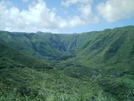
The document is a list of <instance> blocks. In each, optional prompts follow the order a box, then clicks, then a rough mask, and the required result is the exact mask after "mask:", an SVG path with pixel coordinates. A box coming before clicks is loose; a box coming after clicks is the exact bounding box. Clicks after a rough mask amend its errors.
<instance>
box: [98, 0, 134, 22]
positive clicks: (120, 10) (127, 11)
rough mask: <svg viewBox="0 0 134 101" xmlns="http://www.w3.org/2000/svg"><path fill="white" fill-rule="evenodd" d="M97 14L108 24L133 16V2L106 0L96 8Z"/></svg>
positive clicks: (128, 0)
mask: <svg viewBox="0 0 134 101" xmlns="http://www.w3.org/2000/svg"><path fill="white" fill-rule="evenodd" d="M97 10H98V13H99V14H100V15H102V17H103V18H104V19H105V20H106V21H108V22H115V21H118V20H121V19H128V18H130V17H133V16H134V0H108V1H107V2H106V3H100V4H99V5H98V6H97Z"/></svg>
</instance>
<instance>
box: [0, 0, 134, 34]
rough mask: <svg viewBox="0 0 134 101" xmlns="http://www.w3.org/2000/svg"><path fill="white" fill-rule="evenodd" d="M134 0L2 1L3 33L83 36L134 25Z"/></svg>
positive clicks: (0, 14) (0, 26)
mask: <svg viewBox="0 0 134 101" xmlns="http://www.w3.org/2000/svg"><path fill="white" fill-rule="evenodd" d="M133 6H134V0H0V30H5V31H10V32H37V31H42V32H52V33H83V32H90V31H101V30H104V29H107V28H110V29H112V28H115V27H123V26H128V25H134V7H133Z"/></svg>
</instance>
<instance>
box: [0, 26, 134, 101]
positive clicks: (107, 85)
mask: <svg viewBox="0 0 134 101" xmlns="http://www.w3.org/2000/svg"><path fill="white" fill-rule="evenodd" d="M0 73H1V77H0V85H1V88H0V89H1V92H0V95H1V96H2V97H1V98H0V101H3V100H5V99H6V98H7V97H8V100H10V99H11V101H12V100H13V99H15V101H17V98H18V99H20V100H22V101H23V100H24V101H26V99H27V100H28V101H37V100H38V101H133V100H134V88H133V87H134V26H126V27H121V28H114V29H105V30H103V31H93V32H85V33H81V34H53V33H45V32H37V33H20V32H7V31H0ZM7 92H8V93H7ZM12 93H13V94H14V95H12ZM8 94H9V95H8Z"/></svg>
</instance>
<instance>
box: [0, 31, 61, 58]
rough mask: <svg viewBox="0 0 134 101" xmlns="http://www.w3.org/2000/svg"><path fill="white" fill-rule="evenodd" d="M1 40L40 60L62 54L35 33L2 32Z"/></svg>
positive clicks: (0, 33)
mask: <svg viewBox="0 0 134 101" xmlns="http://www.w3.org/2000/svg"><path fill="white" fill-rule="evenodd" d="M0 39H1V41H2V42H4V43H7V44H8V45H10V46H12V47H13V48H15V49H17V50H19V51H21V52H23V53H25V54H27V55H29V56H32V57H35V58H38V59H44V58H46V57H55V56H58V55H59V54H60V52H59V51H57V50H56V49H55V48H53V47H52V46H51V45H49V44H48V43H47V42H46V40H44V39H42V38H41V37H40V36H38V35H36V34H34V33H19V32H13V33H11V32H7V31H0Z"/></svg>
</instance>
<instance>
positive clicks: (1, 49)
mask: <svg viewBox="0 0 134 101" xmlns="http://www.w3.org/2000/svg"><path fill="white" fill-rule="evenodd" d="M7 67H8V68H13V67H30V68H38V69H39V68H44V69H45V68H48V69H49V68H50V69H51V68H52V67H51V66H50V65H48V63H47V62H45V61H44V62H41V61H39V60H37V59H35V58H33V57H30V56H27V55H25V54H23V53H21V52H19V51H18V50H16V49H14V48H12V47H10V46H9V45H7V44H5V43H2V42H0V68H1V69H2V68H7Z"/></svg>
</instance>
